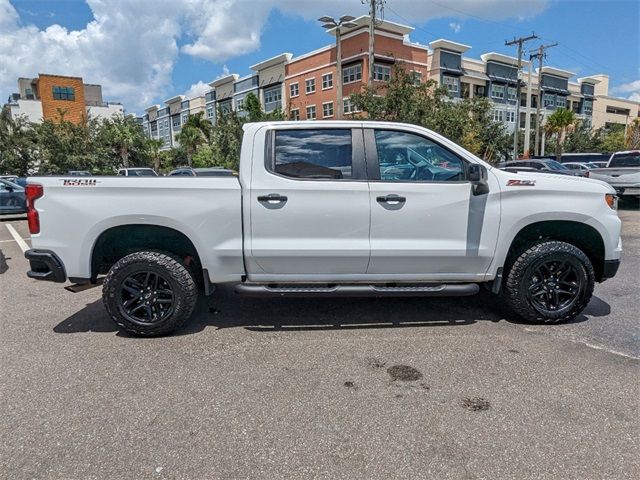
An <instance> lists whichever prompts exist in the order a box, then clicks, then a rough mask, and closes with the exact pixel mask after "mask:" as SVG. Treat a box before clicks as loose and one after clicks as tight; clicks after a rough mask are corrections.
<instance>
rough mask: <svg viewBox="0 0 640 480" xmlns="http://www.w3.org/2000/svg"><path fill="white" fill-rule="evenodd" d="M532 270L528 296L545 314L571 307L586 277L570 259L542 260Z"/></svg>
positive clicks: (532, 303)
mask: <svg viewBox="0 0 640 480" xmlns="http://www.w3.org/2000/svg"><path fill="white" fill-rule="evenodd" d="M531 270H532V274H531V277H530V283H529V286H528V289H527V298H528V300H529V302H530V303H531V305H532V306H533V307H534V308H535V309H536V310H538V311H539V312H540V313H542V314H543V315H545V316H548V315H550V314H553V313H555V312H558V311H560V310H563V309H565V308H567V307H570V306H571V305H572V304H573V303H575V302H576V300H577V299H578V298H579V296H580V292H581V290H582V289H583V282H582V279H583V278H584V277H583V276H582V275H580V272H579V268H577V267H576V266H575V265H573V264H572V262H571V260H570V259H566V260H549V261H542V262H540V263H539V264H538V265H534V266H533V268H532V269H531Z"/></svg>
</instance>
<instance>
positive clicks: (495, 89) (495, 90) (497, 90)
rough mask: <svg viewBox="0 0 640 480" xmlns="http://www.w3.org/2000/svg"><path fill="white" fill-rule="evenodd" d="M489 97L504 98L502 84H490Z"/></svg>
mask: <svg viewBox="0 0 640 480" xmlns="http://www.w3.org/2000/svg"><path fill="white" fill-rule="evenodd" d="M491 98H498V99H501V100H504V85H495V84H493V85H491Z"/></svg>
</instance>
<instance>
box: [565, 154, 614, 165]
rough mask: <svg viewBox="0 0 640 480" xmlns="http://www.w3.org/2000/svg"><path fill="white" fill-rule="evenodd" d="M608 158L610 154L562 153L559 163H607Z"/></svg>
mask: <svg viewBox="0 0 640 480" xmlns="http://www.w3.org/2000/svg"><path fill="white" fill-rule="evenodd" d="M610 156H611V154H610V153H563V154H562V156H561V157H560V163H562V164H565V163H588V162H608V161H609V157H610ZM554 159H555V157H554Z"/></svg>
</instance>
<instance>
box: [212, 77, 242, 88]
mask: <svg viewBox="0 0 640 480" xmlns="http://www.w3.org/2000/svg"><path fill="white" fill-rule="evenodd" d="M238 77H239V75H238V74H237V73H232V74H231V75H225V76H224V77H220V78H217V79H215V80H214V81H213V82H211V83H209V86H210V87H213V88H216V87H220V86H222V85H224V84H226V83H229V82H235V81H236V80H238Z"/></svg>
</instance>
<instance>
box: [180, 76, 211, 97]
mask: <svg viewBox="0 0 640 480" xmlns="http://www.w3.org/2000/svg"><path fill="white" fill-rule="evenodd" d="M209 90H211V87H210V86H209V84H208V83H206V82H203V81H202V80H200V81H199V82H198V83H194V84H192V85H191V86H190V87H189V89H188V90H187V91H186V92H184V96H185V97H187V98H194V97H201V96H202V95H204V94H205V93H207V92H208V91H209Z"/></svg>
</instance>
